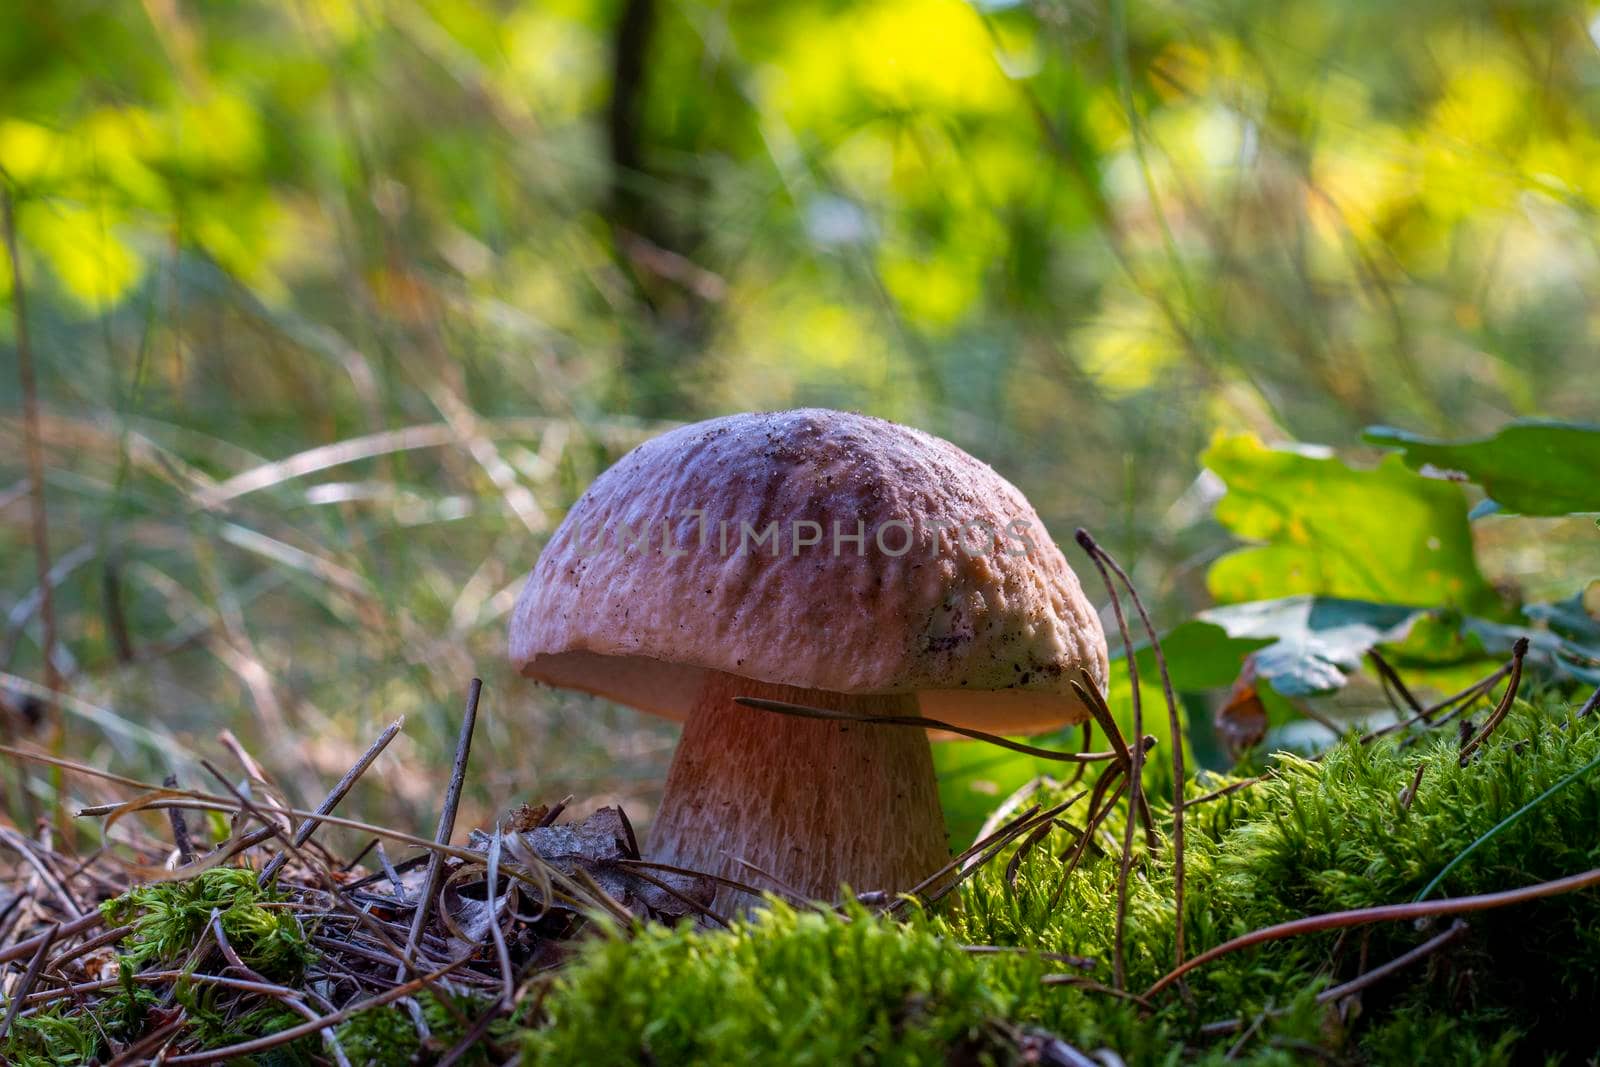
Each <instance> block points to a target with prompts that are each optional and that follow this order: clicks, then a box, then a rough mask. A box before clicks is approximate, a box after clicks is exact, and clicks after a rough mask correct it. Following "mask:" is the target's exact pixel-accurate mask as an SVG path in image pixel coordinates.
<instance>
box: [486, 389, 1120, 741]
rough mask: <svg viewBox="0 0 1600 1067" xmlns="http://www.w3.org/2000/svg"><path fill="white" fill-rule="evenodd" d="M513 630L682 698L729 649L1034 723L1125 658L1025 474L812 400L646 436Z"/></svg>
mask: <svg viewBox="0 0 1600 1067" xmlns="http://www.w3.org/2000/svg"><path fill="white" fill-rule="evenodd" d="M696 511H698V512H700V513H702V514H700V515H696V514H691V512H696ZM772 524H775V526H773V525H772ZM769 527H770V528H769ZM962 527H964V530H963V529H962ZM641 531H646V533H644V534H641ZM857 533H861V534H863V535H864V536H863V540H862V541H861V542H859V543H858V542H856V541H854V540H852V538H854V537H855V535H856V534H857ZM762 534H767V536H766V537H764V538H763V539H762V540H760V541H759V542H758V541H757V537H758V535H762ZM836 534H837V536H836ZM813 537H815V538H816V543H813V544H807V543H805V542H807V541H810V540H811V539H812V538H813ZM641 540H642V545H641ZM774 541H775V542H776V554H774V553H773V546H774ZM510 636H511V656H512V660H513V662H515V663H516V664H517V665H518V667H520V669H521V670H522V673H523V674H525V675H528V676H529V677H532V678H537V679H539V680H541V681H545V682H548V683H550V684H552V685H556V686H561V687H564V688H570V689H581V690H586V691H588V692H592V693H597V694H600V695H602V696H605V697H608V698H610V699H613V700H616V701H619V702H621V703H624V704H630V705H632V706H634V707H637V708H641V709H644V710H646V711H651V712H655V713H657V714H660V715H665V716H668V717H670V718H675V719H681V718H683V717H684V716H685V715H686V714H687V713H688V710H689V708H690V707H691V705H692V704H693V701H694V698H695V694H696V693H697V692H698V690H699V688H700V685H701V683H702V682H703V681H704V678H705V673H706V672H707V671H722V672H726V673H730V674H736V675H742V676H744V677H748V678H753V679H757V680H760V681H764V682H772V683H778V684H783V685H791V686H798V687H801V688H805V689H824V690H830V691H833V692H839V693H916V694H917V697H918V702H919V705H920V707H921V709H922V714H924V715H927V716H929V717H932V718H938V719H943V720H945V721H948V722H952V723H955V724H957V725H962V726H969V727H974V728H977V729H981V730H988V731H992V732H997V733H1006V732H1036V731H1040V730H1046V729H1051V728H1053V727H1056V726H1059V725H1063V724H1067V723H1073V722H1079V721H1081V720H1082V719H1083V718H1084V717H1085V716H1086V714H1087V710H1086V709H1085V708H1083V707H1082V705H1081V703H1080V702H1079V701H1078V700H1077V698H1076V697H1075V696H1074V695H1073V694H1072V690H1071V687H1070V684H1069V682H1070V680H1071V679H1073V678H1075V677H1077V672H1078V669H1079V668H1083V669H1084V670H1087V671H1088V673H1089V675H1090V676H1091V677H1092V678H1093V679H1094V680H1095V683H1096V684H1097V685H1098V686H1099V687H1100V688H1101V689H1102V691H1103V690H1104V688H1105V683H1106V673H1107V665H1106V641H1105V634H1104V632H1103V631H1102V629H1101V626H1100V620H1099V618H1098V616H1097V615H1096V614H1095V611H1094V608H1093V606H1092V605H1091V604H1090V603H1089V601H1088V599H1087V598H1086V597H1085V596H1084V594H1083V590H1082V588H1081V587H1080V586H1079V584H1078V579H1077V576H1076V575H1075V574H1073V572H1072V569H1071V567H1069V566H1068V565H1067V562H1066V560H1065V559H1064V558H1063V557H1062V555H1061V552H1060V550H1059V549H1058V548H1057V547H1056V546H1055V543H1054V542H1053V541H1051V539H1050V537H1049V534H1048V533H1046V531H1045V528H1044V524H1043V523H1041V522H1040V521H1039V517H1038V515H1037V514H1036V513H1035V512H1034V510H1033V507H1032V506H1031V505H1030V504H1029V503H1028V502H1027V500H1026V499H1025V498H1024V497H1023V495H1022V494H1021V493H1020V492H1018V491H1017V489H1016V488H1015V487H1014V486H1012V485H1011V483H1009V482H1007V481H1006V480H1005V479H1004V478H1001V477H1000V476H999V475H998V474H996V473H995V472H994V471H993V470H992V469H991V468H990V467H989V466H988V465H986V464H984V463H981V462H979V461H978V460H976V459H974V458H973V457H971V456H969V455H968V454H967V453H965V452H963V451H961V450H960V449H959V448H956V447H955V446H954V445H952V444H950V443H949V442H947V441H943V440H940V439H939V438H937V437H932V436H930V435H928V434H925V433H922V432H921V431H918V430H913V429H910V428H908V427H905V426H900V425H897V424H895V423H892V422H885V421H884V420H882V419H876V418H871V417H868V416H863V415H854V414H847V413H844V412H839V411H828V410H824V409H814V408H813V409H801V410H796V411H781V412H772V413H759V414H746V415H733V416H729V417H727V418H721V419H712V420H710V421H707V422H701V423H696V424H694V425H691V426H685V427H682V428H680V429H677V430H673V431H672V432H670V433H666V434H663V435H662V436H660V437H657V438H655V439H653V440H651V441H648V442H646V443H645V444H643V445H640V446H639V447H638V448H636V449H634V450H633V451H632V452H629V453H628V454H627V455H626V456H624V457H623V458H622V459H621V460H619V461H618V462H617V464H616V465H615V466H613V467H611V468H610V469H609V470H607V471H606V472H605V473H604V474H602V475H601V476H600V477H599V478H597V479H596V480H595V482H594V484H593V485H592V486H590V487H589V490H588V492H586V493H584V495H583V497H582V498H581V499H579V501H578V502H577V503H576V504H575V505H574V506H573V508H572V510H571V511H570V512H569V513H568V514H567V517H566V519H565V520H564V521H563V522H562V523H561V526H560V528H559V529H557V530H556V532H555V534H554V535H553V536H552V537H551V539H550V542H549V544H548V545H547V546H546V548H545V550H544V553H543V554H542V555H541V556H540V557H539V562H538V564H537V565H536V566H535V568H534V570H533V574H532V575H531V576H530V577H529V579H528V583H527V585H526V587H525V588H524V589H523V591H522V595H521V597H520V598H519V600H518V601H517V606H516V610H515V612H514V613H513V615H512V620H511V635H510Z"/></svg>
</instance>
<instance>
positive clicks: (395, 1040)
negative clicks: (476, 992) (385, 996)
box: [335, 992, 516, 1067]
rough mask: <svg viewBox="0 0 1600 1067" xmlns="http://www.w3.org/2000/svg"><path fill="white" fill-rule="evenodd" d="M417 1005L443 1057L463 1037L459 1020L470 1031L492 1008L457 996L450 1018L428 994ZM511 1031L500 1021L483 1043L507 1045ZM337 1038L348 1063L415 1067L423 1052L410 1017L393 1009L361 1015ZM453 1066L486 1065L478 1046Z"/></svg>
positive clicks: (510, 1025)
mask: <svg viewBox="0 0 1600 1067" xmlns="http://www.w3.org/2000/svg"><path fill="white" fill-rule="evenodd" d="M416 999H417V1004H418V1005H419V1006H420V1007H421V1009H422V1019H423V1022H425V1023H426V1024H427V1027H428V1032H429V1033H430V1034H432V1035H433V1038H432V1045H433V1047H434V1051H435V1052H436V1053H441V1054H442V1053H443V1052H445V1051H446V1050H448V1049H450V1048H452V1047H453V1046H454V1045H455V1044H456V1042H458V1041H460V1040H461V1038H462V1036H463V1035H464V1033H465V1028H464V1027H463V1026H462V1024H461V1023H460V1022H459V1021H458V1020H459V1019H465V1020H467V1023H468V1025H470V1024H471V1023H472V1022H473V1021H475V1020H476V1019H477V1018H478V1017H479V1016H481V1015H482V1014H483V1013H484V1012H486V1011H488V1010H490V1008H491V1006H492V1005H491V1004H490V1002H489V1001H488V1000H486V999H484V998H481V997H474V996H466V995H461V996H456V997H454V998H453V999H452V1001H451V1003H452V1006H453V1007H454V1008H455V1011H454V1012H451V1011H450V1010H449V1009H448V1008H446V1007H445V1006H444V1004H443V1003H441V1002H440V1000H439V999H438V998H437V997H435V996H434V995H433V994H432V993H429V992H423V993H421V994H419V995H418V996H417V998H416ZM515 1030H516V1025H515V1023H513V1022H512V1020H510V1019H499V1020H496V1021H495V1022H493V1023H491V1024H490V1026H489V1030H488V1034H487V1039H488V1040H489V1041H493V1042H495V1043H503V1042H508V1041H510V1040H512V1038H513V1036H514V1033H515ZM335 1032H336V1033H337V1035H338V1038H339V1044H340V1045H341V1046H342V1047H343V1048H344V1051H345V1055H346V1056H348V1057H349V1059H350V1062H351V1063H360V1064H367V1065H376V1067H408V1065H409V1064H413V1063H416V1062H418V1057H419V1054H420V1053H422V1052H423V1048H422V1042H421V1040H420V1039H419V1038H418V1037H417V1028H416V1026H415V1025H414V1024H413V1023H412V1020H411V1015H410V1013H409V1012H408V1011H406V1010H405V1008H403V1007H401V1006H400V1005H395V1004H391V1005H387V1006H385V1007H382V1008H374V1009H372V1010H371V1011H364V1012H362V1013H360V1014H359V1015H356V1016H354V1017H352V1018H351V1019H350V1020H349V1021H348V1022H345V1023H343V1024H341V1025H340V1026H339V1027H338V1029H337V1030H336V1031H335ZM456 1062H457V1063H460V1064H464V1065H466V1067H474V1065H477V1064H487V1063H489V1062H490V1061H489V1057H488V1054H487V1052H486V1051H485V1047H484V1045H483V1044H482V1043H481V1042H480V1043H479V1044H477V1045H476V1046H474V1047H473V1048H472V1049H470V1050H468V1051H467V1053H466V1054H465V1055H463V1056H462V1057H461V1058H460V1059H459V1060H457V1061H456Z"/></svg>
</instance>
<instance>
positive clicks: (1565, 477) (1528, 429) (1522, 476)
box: [1362, 419, 1600, 515]
mask: <svg viewBox="0 0 1600 1067" xmlns="http://www.w3.org/2000/svg"><path fill="white" fill-rule="evenodd" d="M1362 437H1363V438H1364V439H1365V440H1367V441H1370V442H1371V443H1373V444H1377V445H1386V446H1388V447H1391V448H1399V449H1403V450H1404V453H1405V462H1406V464H1407V465H1408V466H1410V467H1412V468H1414V469H1420V468H1421V467H1422V466H1424V465H1428V466H1431V467H1433V468H1436V469H1439V470H1445V471H1459V472H1461V474H1463V475H1464V476H1465V477H1466V478H1467V479H1469V480H1471V481H1473V482H1476V483H1477V484H1479V485H1481V486H1483V488H1484V491H1485V492H1487V493H1488V494H1489V496H1490V497H1491V498H1492V499H1493V500H1494V502H1495V503H1496V504H1498V505H1500V508H1502V509H1504V510H1506V511H1514V512H1518V513H1520V514H1523V515H1568V514H1571V513H1573V512H1592V511H1600V425H1593V424H1587V423H1576V422H1548V421H1543V420H1536V419H1524V420H1519V421H1516V422H1512V423H1509V424H1507V425H1506V426H1503V427H1501V428H1500V430H1499V431H1498V432H1496V433H1494V434H1492V435H1490V436H1488V437H1482V438H1478V439H1476V440H1471V441H1439V440H1435V439H1433V438H1429V437H1422V436H1420V435H1418V434H1414V433H1408V432H1406V431H1405V430H1397V429H1394V428H1393V427H1389V426H1372V427H1369V428H1368V429H1367V431H1366V432H1365V433H1364V434H1362Z"/></svg>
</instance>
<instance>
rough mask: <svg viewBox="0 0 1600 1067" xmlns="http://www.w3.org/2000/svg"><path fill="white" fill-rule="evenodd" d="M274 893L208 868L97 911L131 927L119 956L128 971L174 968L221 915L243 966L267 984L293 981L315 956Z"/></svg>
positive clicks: (233, 873)
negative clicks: (153, 965)
mask: <svg viewBox="0 0 1600 1067" xmlns="http://www.w3.org/2000/svg"><path fill="white" fill-rule="evenodd" d="M283 899H284V898H283V897H282V896H281V895H280V894H279V893H278V892H277V891H276V890H274V889H273V888H271V887H268V888H266V889H263V888H260V887H258V886H257V885H256V872H255V871H252V870H249V869H248V868H243V867H214V868H212V869H211V870H209V871H204V872H202V873H201V874H199V875H196V876H195V877H194V878H190V879H187V880H185V881H175V882H155V883H152V884H150V885H143V886H139V887H138V888H135V889H131V890H129V891H128V892H126V893H124V894H123V895H122V896H120V897H117V898H115V899H114V900H108V901H106V902H105V903H104V904H102V905H101V906H100V910H101V912H102V913H104V915H105V917H106V921H107V922H109V923H112V924H113V925H118V926H121V925H127V924H131V925H132V926H133V932H132V933H131V934H129V935H128V936H127V937H126V938H124V939H123V941H122V945H121V951H122V953H123V955H124V956H125V957H126V958H127V959H128V960H129V961H130V962H132V963H133V965H134V966H136V967H137V966H143V965H144V964H145V963H148V962H149V961H151V960H161V961H164V962H167V963H177V962H181V961H182V960H183V958H184V957H185V956H187V955H188V953H189V951H190V950H191V949H192V948H193V947H194V945H195V943H196V942H197V941H198V940H199V938H200V935H201V934H202V932H203V931H204V930H205V928H206V924H207V923H208V922H210V920H211V912H212V910H213V909H215V910H217V911H219V912H220V915H221V919H222V930H223V933H225V934H226V935H227V937H228V941H229V943H230V944H231V945H232V946H233V948H234V951H235V952H237V953H238V954H239V958H240V959H242V960H243V961H244V962H245V963H246V964H247V965H249V966H250V967H252V968H254V969H255V970H256V971H257V972H259V973H260V974H263V975H265V976H266V977H268V978H271V979H274V980H283V979H288V978H292V977H294V976H296V975H298V974H299V973H300V972H301V971H302V970H303V969H304V967H305V965H306V964H308V963H310V962H311V961H312V960H313V959H315V958H316V954H315V952H314V951H313V950H312V948H311V946H310V944H309V943H308V942H307V940H306V934H305V931H304V930H302V929H301V928H300V923H299V921H298V920H297V919H296V917H295V915H294V913H293V912H292V911H291V910H289V909H287V908H273V907H268V906H267V905H270V904H276V903H281V902H282V901H283Z"/></svg>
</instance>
